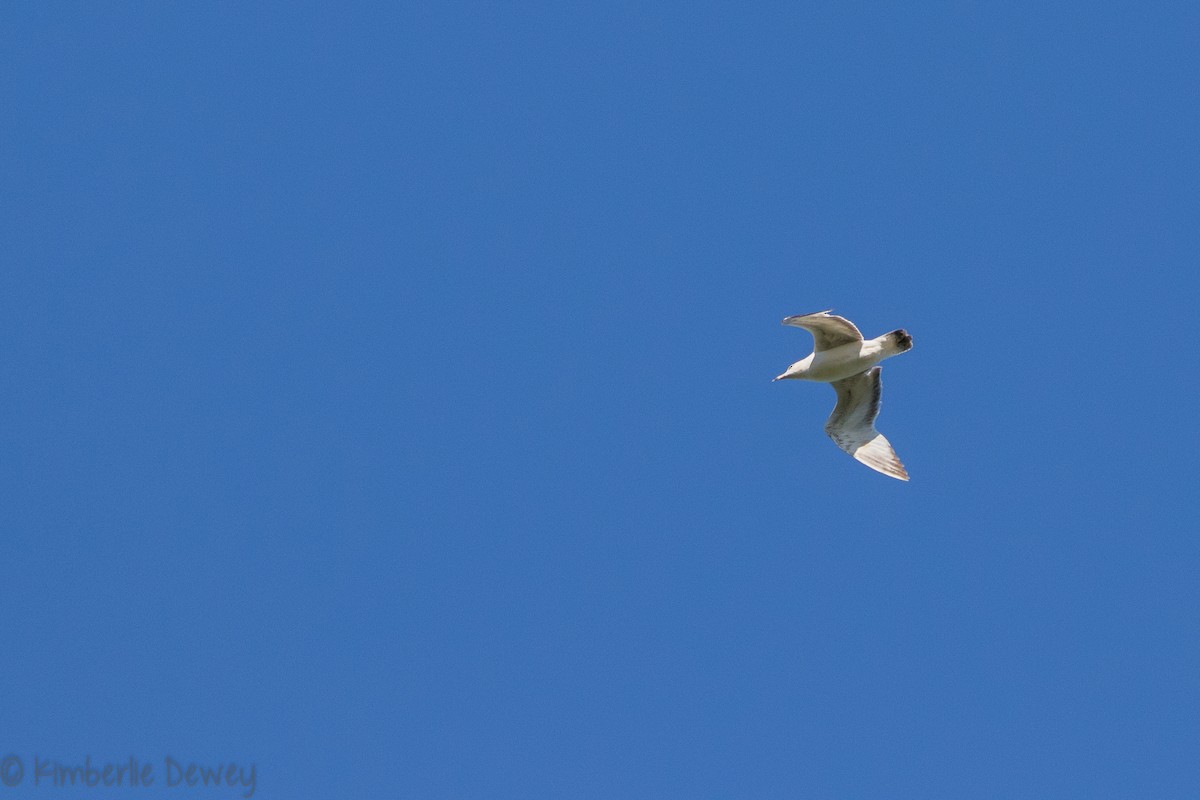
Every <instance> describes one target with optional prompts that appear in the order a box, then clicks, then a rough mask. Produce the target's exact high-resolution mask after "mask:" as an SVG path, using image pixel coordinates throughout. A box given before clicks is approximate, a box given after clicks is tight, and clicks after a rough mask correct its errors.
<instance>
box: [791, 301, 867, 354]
mask: <svg viewBox="0 0 1200 800" xmlns="http://www.w3.org/2000/svg"><path fill="white" fill-rule="evenodd" d="M832 310H833V309H830V310H829V311H832ZM829 311H818V312H816V313H815V314H797V315H796V316H794V317H788V318H786V319H785V320H784V321H783V324H784V325H791V326H793V327H796V328H804V329H805V330H806V331H808V332H809V333H811V334H812V335H813V339H814V340H815V341H816V347H815V348H814V350H815V351H816V352H818V353H819V352H821V351H822V350H828V349H829V348H831V347H837V346H838V345H841V344H847V343H849V342H861V341H862V340H863V335H862V334H861V333H859V332H858V328H856V327H854V323H853V322H851V321H850V320H848V319H846V318H845V317H839V316H837V315H836V314H830V313H829Z"/></svg>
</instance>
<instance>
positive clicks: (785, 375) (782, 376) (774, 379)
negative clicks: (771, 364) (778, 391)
mask: <svg viewBox="0 0 1200 800" xmlns="http://www.w3.org/2000/svg"><path fill="white" fill-rule="evenodd" d="M786 377H787V373H786V372H785V373H783V374H782V375H776V376H775V377H774V378H771V383H774V382H775V381H781V380H783V379H784V378H786Z"/></svg>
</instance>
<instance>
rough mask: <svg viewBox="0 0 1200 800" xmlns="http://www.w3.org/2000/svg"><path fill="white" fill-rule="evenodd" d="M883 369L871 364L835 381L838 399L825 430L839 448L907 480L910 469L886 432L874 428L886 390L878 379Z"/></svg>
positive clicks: (878, 470) (891, 474) (877, 468)
mask: <svg viewBox="0 0 1200 800" xmlns="http://www.w3.org/2000/svg"><path fill="white" fill-rule="evenodd" d="M882 371H883V368H882V367H871V368H870V369H869V370H867V371H865V372H860V373H858V374H857V375H851V376H850V377H849V378H844V379H843V380H840V381H834V382H833V388H834V389H836V390H837V398H838V399H837V405H836V406H834V409H833V413H832V414H830V415H829V420H828V421H827V422H826V423H825V432H826V433H828V434H829V438H831V439H833V441H834V442H836V443H837V446H838V447H840V448H842V449H843V450H845V451H846V452H847V453H849V454H850V455H852V456H854V458H855V459H857V460H858V461H861V462H862V463H863V464H866V465H867V466H868V467H870V468H871V469H873V470H875V471H876V472H882V473H883V474H884V475H888V476H891V477H893V478H898V479H900V480H902V481H906V480H908V472H906V471H905V469H904V465H903V464H901V463H900V459H898V458H896V451H895V450H893V449H892V445H891V443H890V442H888V440H887V439H885V438H884V437H883V434H882V433H880V432H879V431H877V430H875V418H876V417H878V416H879V397H880V395H881V394H882V392H883V382H882V381H881V380H880V378H879V374H880V373H881V372H882Z"/></svg>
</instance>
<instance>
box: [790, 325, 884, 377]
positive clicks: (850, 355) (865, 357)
mask: <svg viewBox="0 0 1200 800" xmlns="http://www.w3.org/2000/svg"><path fill="white" fill-rule="evenodd" d="M902 352H904V351H903V350H900V349H898V348H897V347H896V346H895V344H894V341H893V340H892V339H889V338H888V334H885V335H883V336H880V337H878V338H875V339H865V340H863V341H861V342H847V343H846V344H843V345H838V346H837V347H831V348H829V349H828V350H822V351H821V352H819V353H809V354H808V356H806V357H805V358H802V359H800V360H799V361H797V362H796V363H795V364H792V365H791V366H790V367H788V368H787V370H786V371H785V372H784V373H783V374H782V375H780V376H779V378H777V379H776V380H780V379H783V378H795V379H797V380H802V381H819V382H821V383H833V382H834V381H840V380H843V379H845V378H849V377H850V376H851V375H857V374H858V373H860V372H863V371H865V370H868V369H870V368H871V367H873V366H875V365H876V364H878V363H879V362H880V361H883V360H884V359H885V358H891V357H892V356H895V355H899V354H900V353H902Z"/></svg>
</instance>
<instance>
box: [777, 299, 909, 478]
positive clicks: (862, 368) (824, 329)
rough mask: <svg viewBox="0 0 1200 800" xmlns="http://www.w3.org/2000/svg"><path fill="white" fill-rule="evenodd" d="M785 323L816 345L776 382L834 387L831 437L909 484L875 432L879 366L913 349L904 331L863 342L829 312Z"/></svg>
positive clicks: (827, 425)
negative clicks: (817, 383) (820, 384)
mask: <svg viewBox="0 0 1200 800" xmlns="http://www.w3.org/2000/svg"><path fill="white" fill-rule="evenodd" d="M832 310H833V309H830V311H832ZM783 324H784V325H791V326H793V327H796V328H804V329H805V330H806V331H808V332H809V333H811V334H812V335H813V340H814V341H815V344H816V346H815V347H814V348H813V352H812V353H810V354H809V355H808V356H807V357H805V358H802V359H801V360H799V361H797V362H796V363H795V364H792V365H791V366H790V367H788V368H787V369H786V370H785V371H784V372H783V374H782V375H779V376H778V377H776V378H775V380H777V381H779V380H783V379H785V378H794V379H797V380H802V381H819V382H821V383H831V384H833V388H834V390H835V391H836V392H837V405H836V406H834V408H833V413H832V414H830V415H829V419H828V420H827V421H826V422H825V432H826V433H827V434H829V438H831V439H833V441H834V442H836V443H837V446H838V447H840V448H842V449H843V450H845V451H846V452H847V453H849V454H850V455H852V456H854V458H855V459H857V460H858V461H861V462H862V463H863V464H866V465H867V466H868V467H870V468H871V469H873V470H875V471H876V472H882V473H883V474H884V475H888V476H890V477H892V478H897V479H899V480H902V481H906V480H908V472H906V471H905V469H904V465H903V464H901V463H900V459H898V458H896V451H895V450H893V449H892V445H891V443H890V442H889V441H888V440H887V439H885V438H884V436H883V434H882V433H880V432H879V431H877V430H875V418H876V417H878V416H879V396H880V393H881V391H882V389H883V384H882V383H881V381H880V379H879V373H880V372H882V371H883V367H880V366H878V364H879V362H880V361H883V360H884V359H885V358H891V357H892V356H898V355H900V354H901V353H905V352H908V351H909V350H911V349H912V346H913V340H912V337H911V336H909V335H908V331H906V330H903V329H900V330H894V331H892V332H891V333H885V334H884V335H883V336H879V337H877V338H875V339H865V340H864V339H863V335H862V334H861V333H859V332H858V328H856V327H854V323H853V322H851V321H850V320H848V319H845V318H844V317H839V316H837V315H835V314H830V313H829V311H818V312H816V313H815V314H800V315H797V316H794V317H788V318H787V319H785V320H784V321H783Z"/></svg>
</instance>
